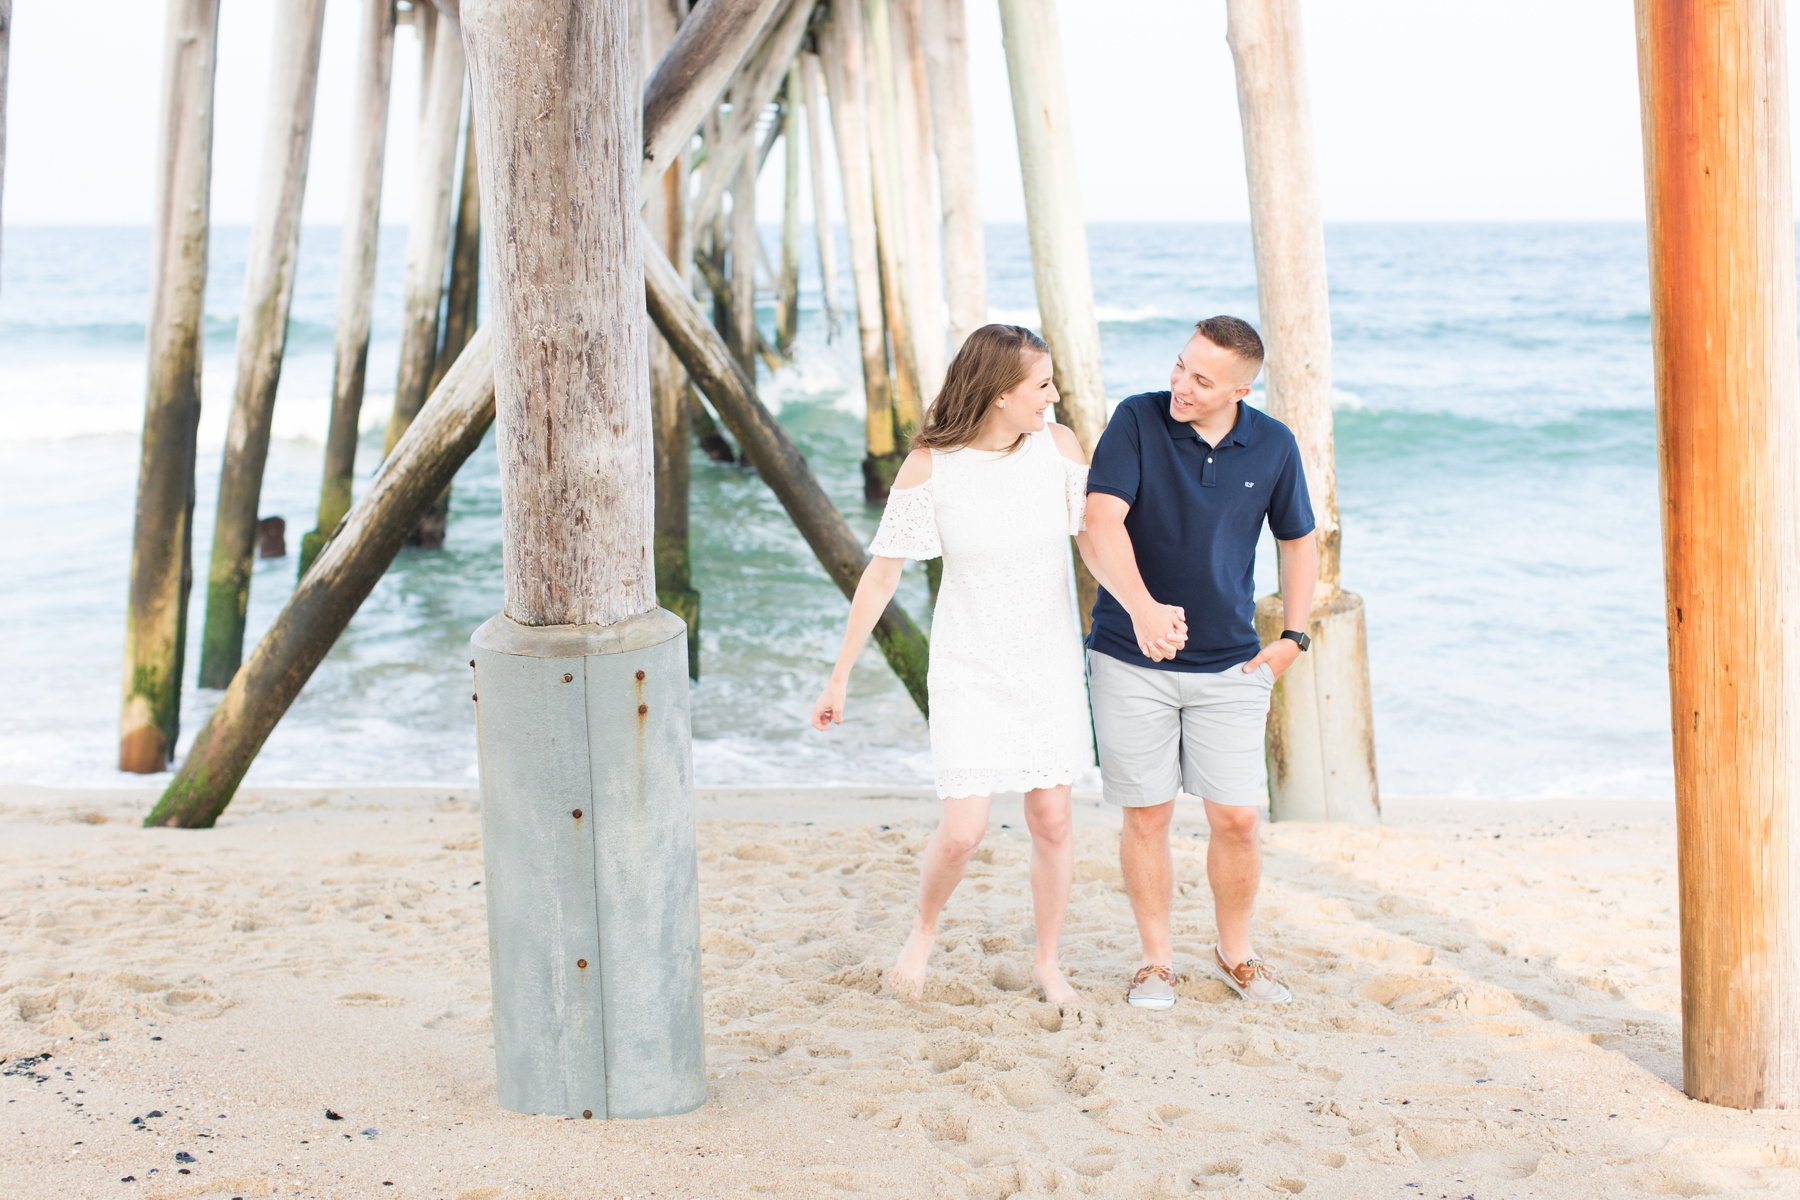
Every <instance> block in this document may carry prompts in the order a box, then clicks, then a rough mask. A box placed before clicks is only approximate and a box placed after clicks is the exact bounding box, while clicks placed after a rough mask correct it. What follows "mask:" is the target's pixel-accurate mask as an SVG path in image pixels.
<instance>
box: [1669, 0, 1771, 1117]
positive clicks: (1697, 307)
mask: <svg viewBox="0 0 1800 1200" xmlns="http://www.w3.org/2000/svg"><path fill="white" fill-rule="evenodd" d="M1782 9H1783V6H1782V4H1781V3H1780V2H1779V0H1745V2H1743V3H1737V4H1717V3H1703V2H1702V0H1638V3H1637V31H1638V74H1639V86H1640V88H1641V91H1642V100H1643V120H1644V176H1645V192H1646V194H1647V198H1648V207H1649V235H1650V236H1649V242H1650V322H1651V341H1652V344H1653V347H1654V350H1655V361H1656V416H1657V431H1658V441H1659V446H1660V451H1661V453H1660V459H1661V468H1662V471H1661V474H1662V519H1663V567H1664V577H1665V579H1666V587H1667V591H1668V597H1667V613H1668V625H1669V701H1670V709H1671V717H1672V725H1673V730H1674V742H1675V823H1676V844H1677V861H1678V863H1679V866H1680V895H1681V1015H1682V1078H1683V1084H1682V1086H1683V1089H1684V1090H1685V1091H1686V1092H1687V1094H1688V1095H1690V1096H1692V1097H1694V1098H1695V1099H1696V1100H1704V1101H1706V1102H1707V1103H1709V1104H1722V1105H1728V1106H1730V1107H1733V1108H1794V1107H1796V1106H1800V1005H1796V1003H1795V997H1797V996H1800V897H1797V896H1796V882H1797V881H1800V829H1797V828H1796V824H1797V823H1800V761H1797V759H1800V730H1796V728H1795V722H1794V714H1795V713H1796V711H1800V626H1797V623H1796V617H1795V611H1794V598H1795V596H1796V595H1800V367H1797V365H1796V345H1795V336H1794V321H1795V311H1794V202H1793V183H1792V179H1793V176H1792V168H1791V162H1790V148H1789V136H1788V84H1787V74H1788V72H1787V41H1786V29H1785V22H1784V19H1783V12H1782Z"/></svg>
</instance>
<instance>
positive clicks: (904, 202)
mask: <svg viewBox="0 0 1800 1200" xmlns="http://www.w3.org/2000/svg"><path fill="white" fill-rule="evenodd" d="M887 3H888V23H889V31H890V35H891V36H890V43H891V45H892V48H893V50H892V52H893V55H894V101H895V103H894V113H895V125H896V131H895V132H896V134H897V141H898V143H899V150H900V173H899V175H898V176H897V177H896V182H897V183H898V185H899V191H900V194H901V212H902V213H903V214H904V220H905V221H906V248H907V255H906V265H907V312H908V314H909V315H910V316H911V318H912V335H913V340H914V343H915V348H914V355H915V357H916V358H917V360H918V364H919V403H920V406H921V412H922V411H923V407H924V406H925V405H928V404H930V403H931V402H932V401H933V400H935V399H936V398H937V394H938V389H939V388H941V387H943V386H944V371H945V370H946V368H947V367H948V365H949V358H948V356H947V354H946V351H945V345H946V316H945V312H944V254H943V250H942V248H941V247H940V246H939V244H938V208H937V196H936V190H935V189H934V188H933V187H932V186H931V183H932V168H933V166H934V165H935V152H934V151H933V149H932V144H933V141H934V132H933V129H932V122H931V97H930V91H931V89H930V84H929V83H928V82H927V78H926V70H925V49H924V45H923V43H922V40H921V37H922V35H921V31H920V28H919V25H920V17H919V0H887Z"/></svg>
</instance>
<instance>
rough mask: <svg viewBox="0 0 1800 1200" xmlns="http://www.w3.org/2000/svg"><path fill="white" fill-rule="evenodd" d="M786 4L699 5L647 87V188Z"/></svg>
mask: <svg viewBox="0 0 1800 1200" xmlns="http://www.w3.org/2000/svg"><path fill="white" fill-rule="evenodd" d="M783 2H784V0H700V2H699V3H698V4H695V5H694V8H693V11H692V12H691V13H689V14H688V17H687V19H686V20H684V21H683V22H682V23H681V28H680V30H679V31H678V32H677V33H676V34H675V40H674V41H673V42H671V43H670V44H669V50H668V53H666V54H664V55H663V58H662V61H661V62H660V63H658V64H657V66H656V70H655V72H654V73H653V74H652V75H651V76H650V82H649V83H647V84H645V85H644V168H643V173H642V175H641V176H640V179H639V184H640V187H641V188H643V189H644V190H646V191H647V190H648V189H649V188H650V187H652V186H653V185H654V182H655V180H657V179H660V178H661V177H662V174H663V171H664V169H665V168H667V166H668V165H669V164H670V163H671V162H673V161H674V160H675V156H676V155H678V154H680V153H681V151H682V150H683V149H684V148H685V147H686V146H687V144H688V142H689V141H690V140H691V139H692V138H693V136H694V132H695V130H697V129H699V128H700V123H701V122H702V121H703V120H705V119H706V115H707V114H708V113H709V112H712V111H713V110H714V109H715V108H716V107H717V105H718V103H719V96H720V94H721V93H723V92H724V90H725V86H726V84H727V83H729V82H730V80H731V77H732V75H733V74H734V73H735V72H736V71H737V70H738V68H739V66H740V65H741V64H742V62H743V60H744V56H745V55H746V54H748V53H750V51H751V49H752V47H754V46H755V45H756V44H757V41H758V39H759V38H760V37H761V35H762V33H763V29H764V26H765V25H766V24H767V23H768V21H769V19H770V17H771V16H773V15H774V14H775V12H776V10H777V8H778V7H779V6H780V5H781V4H782V3H783ZM689 219H690V220H694V217H693V216H692V215H690V218H689ZM696 223H697V224H699V223H704V222H702V221H696Z"/></svg>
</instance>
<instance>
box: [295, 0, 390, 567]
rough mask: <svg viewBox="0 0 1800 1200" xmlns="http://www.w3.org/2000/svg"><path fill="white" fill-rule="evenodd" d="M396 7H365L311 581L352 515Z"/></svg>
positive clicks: (307, 537) (307, 550) (304, 554)
mask: <svg viewBox="0 0 1800 1200" xmlns="http://www.w3.org/2000/svg"><path fill="white" fill-rule="evenodd" d="M394 24H395V21H394V0H364V2H363V26H362V50H361V54H360V57H359V58H358V59H357V67H356V125H355V127H354V128H353V129H352V130H351V137H352V139H353V142H352V145H351V151H350V203H349V205H348V208H347V212H346V213H345V218H346V219H345V221H344V237H343V243H342V245H341V247H340V249H339V251H338V255H339V257H338V301H337V313H338V316H337V332H336V336H335V337H334V339H333V342H332V369H331V424H330V426H329V427H328V429H327V431H326V434H325V471H324V479H323V481H322V482H321V483H320V484H319V520H318V524H317V525H316V526H315V527H314V528H313V530H312V531H311V532H310V533H306V534H302V535H301V538H300V574H302V575H304V574H306V571H307V568H308V567H310V566H311V565H312V561H313V559H314V558H317V557H318V554H319V551H320V550H321V549H323V548H324V545H325V541H326V539H327V538H329V537H330V536H331V531H332V530H334V529H336V528H337V524H338V522H339V521H341V520H343V519H344V514H345V513H347V512H349V511H350V487H351V483H352V481H353V480H354V479H355V478H356V439H357V434H358V432H359V430H358V425H359V424H360V423H361V420H362V402H363V387H364V384H365V383H366V382H367V378H368V368H369V323H370V320H371V318H372V317H373V314H374V305H375V253H376V249H377V243H378V242H379V241H380V239H381V183H382V170H383V167H384V165H385V164H386V161H387V123H388V101H389V100H390V99H391V98H392V95H393V84H394Z"/></svg>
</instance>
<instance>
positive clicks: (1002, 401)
mask: <svg viewBox="0 0 1800 1200" xmlns="http://www.w3.org/2000/svg"><path fill="white" fill-rule="evenodd" d="M997 403H998V404H999V405H1000V407H1001V408H1005V407H1006V401H1004V400H1001V401H998V402H997Z"/></svg>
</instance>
